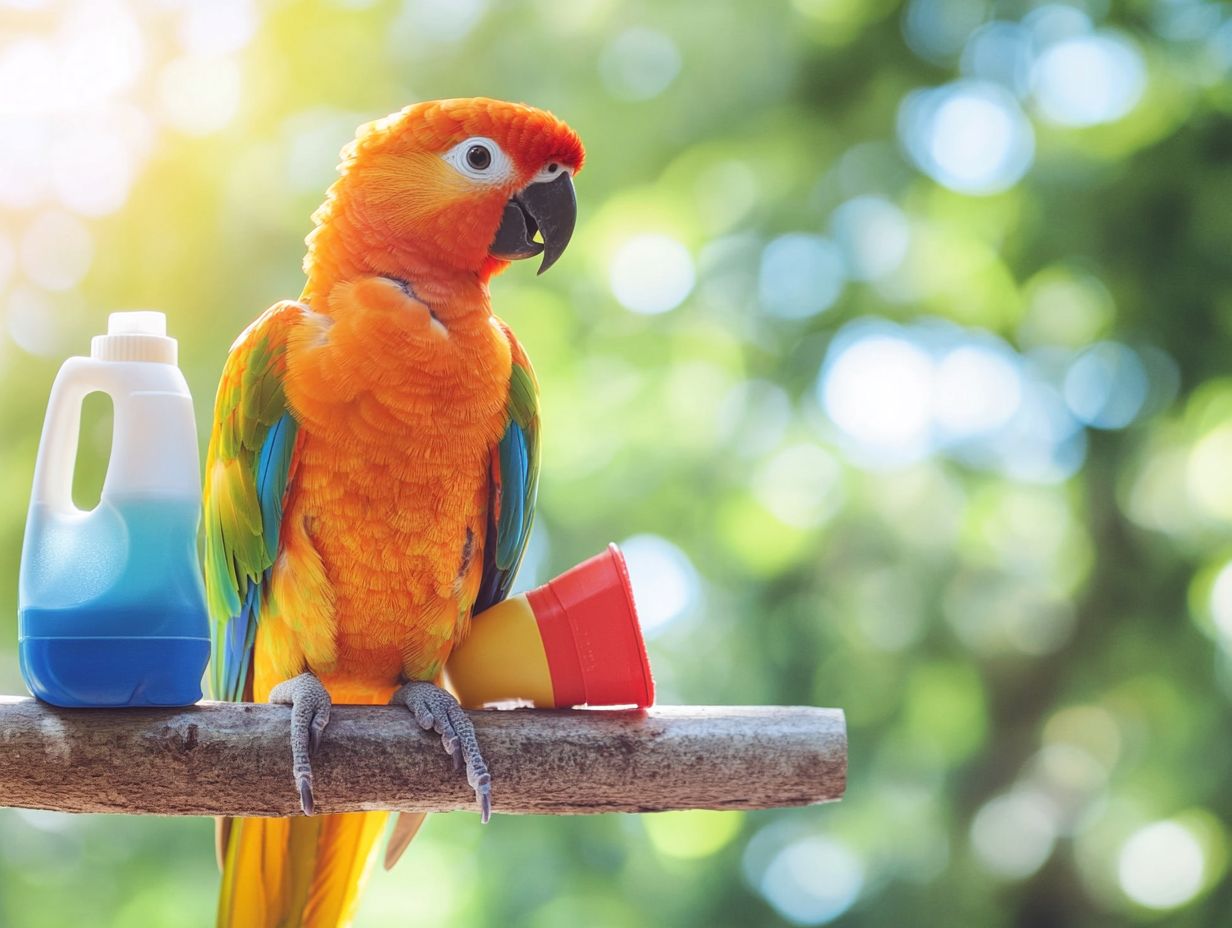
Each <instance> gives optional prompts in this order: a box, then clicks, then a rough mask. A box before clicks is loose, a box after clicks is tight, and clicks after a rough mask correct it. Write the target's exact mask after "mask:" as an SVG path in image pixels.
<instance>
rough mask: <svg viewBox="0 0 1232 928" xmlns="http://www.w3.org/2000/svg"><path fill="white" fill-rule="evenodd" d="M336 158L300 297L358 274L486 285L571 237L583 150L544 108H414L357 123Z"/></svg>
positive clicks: (459, 103) (549, 257) (437, 104)
mask: <svg viewBox="0 0 1232 928" xmlns="http://www.w3.org/2000/svg"><path fill="white" fill-rule="evenodd" d="M342 157H343V160H342V165H341V166H340V169H339V170H340V172H341V175H342V176H341V177H340V178H339V179H338V180H337V181H336V182H335V183H334V185H333V186H332V187H331V188H330V190H329V193H328V195H327V197H326V200H325V203H324V204H323V205H322V206H321V208H320V209H319V210H317V212H316V213H315V214H314V215H313V219H314V220H315V221H316V223H317V228H316V229H314V231H313V233H312V234H311V235H310V236H309V238H308V245H309V250H308V257H307V258H306V259H305V270H306V271H307V272H308V275H309V282H308V287H307V289H306V291H305V297H306V298H311V296H312V295H313V293H314V292H315V293H321V294H322V295H324V292H325V291H326V290H327V289H328V287H329V286H332V285H333V284H334V283H338V282H340V281H341V280H344V279H347V278H349V277H354V276H360V275H367V274H383V275H387V276H391V277H401V278H408V277H410V278H415V279H422V278H424V277H425V276H427V277H429V278H431V279H434V280H436V281H439V282H441V283H444V282H445V281H444V280H443V279H442V278H444V277H457V276H469V277H471V278H472V279H474V278H475V277H478V278H479V279H480V280H484V279H486V278H487V277H489V276H490V275H491V274H492V273H494V272H496V271H499V270H501V269H502V268H504V267H505V265H506V264H507V262H508V261H509V260H512V259H515V258H525V257H531V256H533V255H537V254H541V253H542V254H543V263H542V266H541V268H540V270H541V271H542V270H546V269H547V267H548V266H550V265H551V264H552V263H554V262H555V261H556V259H557V258H559V257H560V254H561V252H562V251H563V250H564V247H565V245H566V244H567V243H568V240H569V236H570V235H571V234H572V232H573V225H574V221H575V219H576V204H575V201H574V195H573V182H572V176H573V175H574V174H576V173H577V171H578V170H579V169H580V168H581V167H582V160H583V157H584V152H583V149H582V142H581V140H580V139H579V138H578V136H577V133H576V132H574V131H573V130H572V129H570V128H569V127H568V126H567V125H565V123H563V122H561V121H560V120H559V119H557V118H556V117H554V116H553V115H551V114H550V113H547V112H545V111H543V110H538V109H535V108H533V107H530V106H526V105H524V104H519V103H505V102H502V101H499V100H489V99H486V98H482V97H476V98H473V99H459V100H437V101H433V102H429V103H417V104H414V105H413V106H408V107H407V108H406V109H404V110H401V111H400V112H397V113H393V114H391V115H390V116H387V117H385V118H384V119H380V120H377V121H375V122H371V123H368V124H366V125H364V126H361V127H360V129H359V131H358V132H357V133H356V137H355V141H354V142H352V143H351V144H350V145H348V146H347V147H346V149H344V150H343V153H342ZM536 234H538V235H539V237H541V238H542V242H539V241H536V240H535V239H536Z"/></svg>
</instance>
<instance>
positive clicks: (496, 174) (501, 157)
mask: <svg viewBox="0 0 1232 928" xmlns="http://www.w3.org/2000/svg"><path fill="white" fill-rule="evenodd" d="M441 157H443V158H444V159H445V160H446V161H447V162H449V164H450V165H452V166H453V168H454V170H455V171H457V172H458V173H459V174H461V175H462V176H463V177H466V178H469V179H470V180H473V181H479V182H480V183H484V184H499V183H503V182H505V181H507V180H508V179H509V177H510V175H511V174H512V173H513V162H512V161H511V160H510V158H509V156H508V155H507V154H505V152H504V150H503V149H502V148H501V147H500V146H499V145H497V144H496V143H495V142H494V141H492V140H491V139H489V138H484V137H483V136H479V135H476V136H473V137H471V138H469V139H466V140H465V141H462V142H459V143H458V144H457V145H455V146H454V147H453V148H451V149H449V151H447V152H445V154H444V155H442V156H441Z"/></svg>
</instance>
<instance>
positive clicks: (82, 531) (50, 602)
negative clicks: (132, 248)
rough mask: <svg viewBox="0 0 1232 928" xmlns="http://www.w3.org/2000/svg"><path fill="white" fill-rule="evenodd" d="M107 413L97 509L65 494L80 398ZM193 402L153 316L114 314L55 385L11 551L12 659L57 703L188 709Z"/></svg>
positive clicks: (197, 626)
mask: <svg viewBox="0 0 1232 928" xmlns="http://www.w3.org/2000/svg"><path fill="white" fill-rule="evenodd" d="M95 391H102V392H105V393H107V394H108V395H110V397H111V399H112V402H113V406H114V409H115V429H114V436H113V439H112V449H111V460H110V461H109V462H108V466H107V479H106V480H105V481H104V483H103V492H102V496H101V499H100V501H99V504H98V505H97V506H96V507H94V508H93V509H91V510H89V511H83V510H81V509H78V508H77V506H76V505H74V503H73V499H72V479H73V467H74V464H75V462H76V458H77V433H78V430H79V424H80V420H81V402H82V400H83V399H84V398H85V396H86V395H87V394H89V393H93V392H95ZM197 450H198V449H197V431H196V424H195V419H194V417H193V408H192V396H191V395H190V394H189V392H188V384H187V383H185V381H184V375H183V374H182V373H181V372H180V369H179V367H177V366H176V344H175V340H174V339H171V338H168V337H167V336H166V321H165V319H164V318H163V316H162V314H161V313H146V312H140V313H114V314H112V317H111V321H110V324H109V327H108V333H107V335H102V336H97V337H95V339H94V340H93V342H92V345H91V356H90V357H88V358H85V357H74V358H69V359H68V360H67V361H66V362H65V363H64V366H63V367H61V368H60V373H59V375H57V377H56V382H55V384H54V385H53V386H52V390H51V400H50V401H49V403H48V406H47V420H46V422H45V423H44V426H43V437H42V441H41V442H40V444H39V455H38V461H37V463H36V465H35V468H34V488H33V491H32V494H31V500H30V512H29V516H28V518H27V520H26V537H25V542H24V544H23V546H22V552H21V584H20V590H19V595H18V623H17V624H18V635H19V644H18V651H19V654H20V658H21V671H22V676H23V677H24V678H25V681H26V685H27V686H29V688H30V692H32V693H33V694H34V695H35V696H37V697H39V698H40V699H43V700H46V701H47V702H50V703H53V704H54V705H57V706H66V707H74V708H78V707H87V706H184V705H190V704H191V703H194V702H196V701H197V700H199V699H200V698H201V678H202V676H203V674H204V673H205V665H206V663H207V661H208V660H209V653H210V642H209V623H208V621H207V619H206V608H205V589H204V585H203V583H202V579H201V571H200V567H199V566H198V561H197V531H198V529H199V528H200V524H201V501H200V500H201V497H200V486H201V482H200V470H199V464H198V458H197Z"/></svg>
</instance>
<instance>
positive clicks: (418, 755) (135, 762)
mask: <svg viewBox="0 0 1232 928" xmlns="http://www.w3.org/2000/svg"><path fill="white" fill-rule="evenodd" d="M471 717H472V718H473V719H474V721H475V729H476V731H477V732H478V735H479V739H480V743H481V744H482V745H483V750H484V755H485V757H486V758H487V761H488V766H489V768H490V769H491V771H492V787H493V788H492V799H493V808H494V810H495V811H496V812H503V813H515V814H526V813H550V814H579V813H591V812H653V811H661V810H666V809H761V808H770V807H775V806H796V805H808V804H811V803H817V802H826V801H829V800H834V799H838V798H840V797H841V796H842V794H843V789H844V787H845V785H846V776H847V732H846V727H845V724H844V719H843V714H842V712H840V711H838V710H836V709H814V708H806V707H774V706H770V707H727V706H713V707H712V706H700V707H698V706H660V707H656V708H654V709H650V710H648V711H645V712H641V711H632V710H630V711H625V710H616V711H614V710H570V711H563V710H562V711H555V710H553V711H547V710H534V709H516V710H510V711H485V712H472V713H471ZM289 732H290V710H289V709H288V708H287V707H285V706H269V705H254V704H247V703H244V704H230V703H216V702H203V703H200V704H198V705H196V706H192V707H189V708H186V709H118V710H110V709H107V710H98V709H94V710H90V709H77V710H71V709H57V708H54V707H52V706H48V705H46V704H44V703H39V702H37V701H35V700H33V699H26V698H20V697H16V696H0V806H18V807H23V808H30V809H55V810H59V811H64V812H125V813H138V814H150V815H222V814H225V815H292V814H296V813H298V812H299V800H298V797H297V796H296V793H295V789H294V785H293V783H292V780H291V752H290V741H289ZM314 770H315V774H316V796H317V808H318V810H319V811H321V812H350V811H357V810H362V809H397V810H404V811H427V812H447V811H454V810H473V809H474V808H475V804H474V794H473V793H472V792H471V790H470V788H469V787H467V785H466V783H465V781H464V778H462V777H461V776H458V775H457V774H455V773H454V772H453V769H452V763H451V761H450V759H449V758H448V756H447V755H446V754H445V753H444V751H443V750H442V749H441V745H440V739H439V738H438V737H437V736H436V735H433V734H430V733H426V732H423V731H421V730H420V728H419V727H418V725H416V724H415V722H414V720H413V719H412V717H411V715H410V713H408V712H406V711H405V710H404V709H399V708H395V707H383V706H382V707H367V706H335V707H334V710H333V714H332V716H331V720H330V724H329V728H328V729H327V730H326V732H325V738H324V741H323V742H322V745H321V750H320V752H319V753H318V755H317V757H316V759H315V761H314Z"/></svg>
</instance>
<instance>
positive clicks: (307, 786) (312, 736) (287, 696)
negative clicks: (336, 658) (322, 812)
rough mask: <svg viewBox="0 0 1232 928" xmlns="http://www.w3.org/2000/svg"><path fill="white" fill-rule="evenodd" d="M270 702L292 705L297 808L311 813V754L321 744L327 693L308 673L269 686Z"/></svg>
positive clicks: (326, 723) (292, 755)
mask: <svg viewBox="0 0 1232 928" xmlns="http://www.w3.org/2000/svg"><path fill="white" fill-rule="evenodd" d="M269 698H270V702H272V703H278V704H280V705H288V706H290V707H291V773H292V775H293V776H294V777H295V787H296V790H297V792H298V793H299V804H300V808H302V809H303V810H304V814H305V815H312V812H313V808H314V802H313V796H312V761H311V756H312V755H313V754H315V753H316V752H317V749H318V748H319V747H320V746H321V736H322V735H323V734H324V732H325V726H326V725H328V724H329V709H330V699H329V693H328V692H326V690H325V687H324V686H322V685H321V681H320V680H318V679H317V678H316V677H315V676H313V675H312V674H310V673H301V674H300V675H299V676H298V677H293V678H291V679H290V680H284V681H283V682H282V683H279V684H278V685H277V686H275V687H274V688H273V689H272V690H270V697H269Z"/></svg>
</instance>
